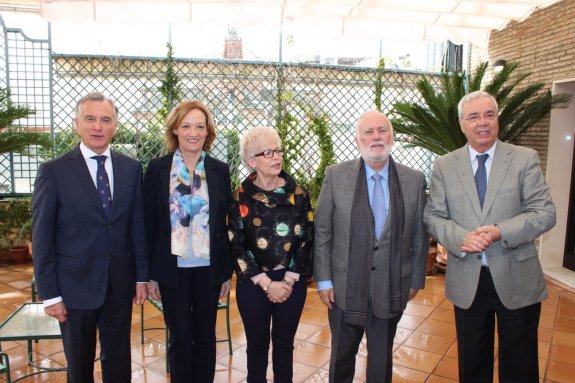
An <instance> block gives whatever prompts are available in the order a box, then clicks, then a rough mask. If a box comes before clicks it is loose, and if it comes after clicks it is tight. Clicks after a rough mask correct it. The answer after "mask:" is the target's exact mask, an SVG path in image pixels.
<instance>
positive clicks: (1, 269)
mask: <svg viewBox="0 0 575 383" xmlns="http://www.w3.org/2000/svg"><path fill="white" fill-rule="evenodd" d="M31 276H32V264H31V263H29V264H26V265H11V264H0V319H3V318H5V317H7V316H8V315H9V314H10V313H11V312H12V311H13V310H15V309H16V308H17V307H18V306H19V305H20V304H21V303H23V302H26V301H29V300H30V279H31ZM443 288H444V279H443V276H442V275H437V276H430V277H428V278H427V287H426V288H425V290H423V291H421V292H420V293H419V294H418V295H417V297H416V298H415V299H414V300H413V301H412V302H410V303H409V305H408V307H407V310H406V312H405V314H404V315H403V318H402V320H401V322H400V323H399V329H398V332H397V337H396V339H395V353H394V369H393V371H394V379H393V380H394V382H432V383H446V382H456V381H457V352H456V350H457V345H456V343H455V327H454V321H453V309H452V305H451V304H450V303H449V302H448V301H447V300H446V299H445V297H444V295H443ZM548 289H549V296H550V297H549V299H547V300H546V301H545V302H544V303H543V308H542V315H541V322H540V326H539V371H540V376H541V379H540V380H541V382H561V383H567V382H575V293H574V292H573V291H568V290H566V289H564V288H561V287H558V286H557V285H555V284H549V283H548ZM232 298H233V292H232ZM139 313H140V308H139V307H134V317H133V326H132V371H133V379H132V381H133V382H147V383H156V382H169V379H168V378H167V377H166V373H165V364H164V353H165V346H164V343H163V341H164V332H163V330H150V331H147V332H146V334H145V339H144V344H141V343H140V314H139ZM144 314H145V315H144V317H145V326H146V327H161V326H163V321H162V317H161V314H160V313H159V312H158V311H157V310H156V309H155V308H153V307H152V306H151V305H150V304H149V303H147V304H146V306H145V308H144ZM219 314H220V315H219V317H218V323H217V329H218V335H222V334H225V319H224V318H225V317H224V315H223V314H224V312H223V311H220V312H219ZM230 317H231V323H232V326H231V332H232V340H233V350H234V351H233V355H229V354H228V348H227V344H226V343H218V346H217V350H218V360H217V366H216V379H215V381H216V382H230V383H235V382H242V381H245V378H246V356H245V350H246V345H245V344H246V339H245V336H244V332H243V326H242V322H241V319H240V315H239V313H238V310H237V306H236V304H235V300H234V299H232V302H231V311H230ZM296 338H297V340H296V345H295V353H294V382H327V365H328V362H329V346H330V332H329V327H328V323H327V313H326V309H325V307H324V306H323V305H322V304H321V303H320V301H319V298H318V296H317V292H316V291H315V289H314V288H310V289H309V292H308V298H307V302H306V305H305V310H304V313H303V316H302V319H301V322H300V325H299V329H298V332H297V335H296ZM2 350H4V351H6V352H7V353H8V354H9V355H10V363H11V372H12V379H15V378H17V377H19V376H21V375H22V374H24V373H29V372H30V371H31V369H30V367H28V366H27V364H26V344H25V342H3V343H2ZM34 351H35V359H36V360H39V361H40V363H41V364H42V365H43V366H62V365H63V364H64V363H65V360H64V355H63V352H62V347H61V343H60V341H48V340H47V341H41V342H40V343H38V344H35V345H34ZM365 364H366V348H365V344H362V346H361V347H360V351H359V354H358V356H357V364H356V366H357V367H356V379H355V381H356V382H362V381H364V380H365V371H364V369H365ZM496 367H497V363H496ZM96 370H97V374H98V377H99V375H100V374H99V365H98V364H97V365H96ZM268 379H270V381H271V379H272V376H271V373H270V372H269V370H268ZM4 380H5V377H4V374H1V375H0V382H1V381H4ZM65 381H66V379H65V373H63V372H54V373H44V374H40V375H36V376H34V377H31V378H27V379H24V380H22V382H65ZM495 381H497V379H496V380H495Z"/></svg>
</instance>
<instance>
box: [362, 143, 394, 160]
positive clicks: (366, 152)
mask: <svg viewBox="0 0 575 383" xmlns="http://www.w3.org/2000/svg"><path fill="white" fill-rule="evenodd" d="M374 144H381V145H384V150H383V152H380V151H377V152H376V151H372V150H370V148H369V147H368V148H361V147H360V148H359V153H360V155H361V157H362V158H363V160H364V161H365V162H386V161H387V160H388V159H389V155H390V153H391V145H385V144H384V143H383V142H374Z"/></svg>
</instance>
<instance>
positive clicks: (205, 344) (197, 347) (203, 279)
mask: <svg viewBox="0 0 575 383" xmlns="http://www.w3.org/2000/svg"><path fill="white" fill-rule="evenodd" d="M159 285H160V293H161V294H162V305H163V308H164V321H165V322H166V326H168V328H169V330H170V339H169V340H168V349H169V354H170V381H171V382H172V383H183V382H190V383H191V382H194V383H212V382H213V381H214V374H215V368H216V316H217V310H218V299H219V296H220V290H221V286H218V287H217V288H215V289H210V288H209V286H210V268H209V267H192V268H178V287H177V288H173V287H170V286H167V285H165V284H163V283H160V284H159Z"/></svg>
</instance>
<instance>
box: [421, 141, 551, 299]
mask: <svg viewBox="0 0 575 383" xmlns="http://www.w3.org/2000/svg"><path fill="white" fill-rule="evenodd" d="M424 221H425V227H426V229H427V230H428V232H429V233H430V234H431V235H432V236H433V237H434V238H435V239H437V241H438V242H439V243H441V244H442V245H443V246H445V247H446V248H447V250H448V251H449V258H448V263H447V276H446V282H445V294H446V296H447V298H448V299H449V300H450V301H452V302H453V303H454V304H455V305H456V306H458V307H461V308H464V309H466V308H469V307H470V306H471V304H472V302H473V299H474V297H475V293H476V290H477V285H478V282H479V273H480V271H481V254H465V255H464V256H462V253H461V248H460V247H461V244H462V243H463V239H464V237H465V235H466V234H467V233H468V232H469V231H472V230H475V229H476V228H477V227H480V226H486V225H493V224H497V225H498V227H499V229H500V230H501V238H502V239H501V241H498V242H495V243H493V244H492V245H491V246H490V247H489V248H488V249H487V250H486V251H485V256H486V257H487V264H488V265H489V268H490V270H491V275H492V277H493V282H494V284H495V288H496V290H497V294H498V295H499V299H501V302H502V303H503V305H505V307H507V308H508V309H517V308H521V307H525V306H529V305H531V304H534V303H537V302H540V301H542V300H543V299H545V298H547V291H546V289H545V281H544V279H543V271H542V269H541V264H540V263H539V258H538V257H537V249H536V247H535V243H534V240H535V239H536V238H537V237H539V236H540V235H541V234H543V233H545V232H546V231H548V230H549V229H551V228H552V227H553V226H554V225H555V205H554V204H553V201H552V200H551V195H550V194H549V188H548V186H547V184H546V183H545V180H544V178H543V175H542V173H541V164H540V161H539V156H538V155H537V152H536V151H534V150H532V149H529V148H524V147H520V146H515V145H511V144H507V143H504V142H501V141H497V146H496V148H495V154H494V156H493V162H492V164H491V172H490V175H489V180H488V182H487V193H486V195H485V201H484V206H483V210H482V209H481V207H480V205H479V197H478V195H477V189H476V187H475V180H474V178H473V170H472V168H471V162H470V160H469V149H468V145H465V146H464V147H463V148H461V149H458V150H455V151H453V152H451V153H449V154H446V155H445V156H442V157H440V158H438V159H437V160H436V161H435V163H434V166H433V173H432V177H431V185H430V198H429V202H428V204H427V206H426V208H425V216H424Z"/></svg>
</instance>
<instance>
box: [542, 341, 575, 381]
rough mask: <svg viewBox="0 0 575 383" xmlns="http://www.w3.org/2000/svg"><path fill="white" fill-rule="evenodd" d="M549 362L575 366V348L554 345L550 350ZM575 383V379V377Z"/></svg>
mask: <svg viewBox="0 0 575 383" xmlns="http://www.w3.org/2000/svg"><path fill="white" fill-rule="evenodd" d="M548 358H549V360H552V361H555V362H562V363H567V364H573V365H575V347H573V346H565V345H562V344H552V345H551V347H550V348H549V357H548ZM574 381H575V377H574Z"/></svg>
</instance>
